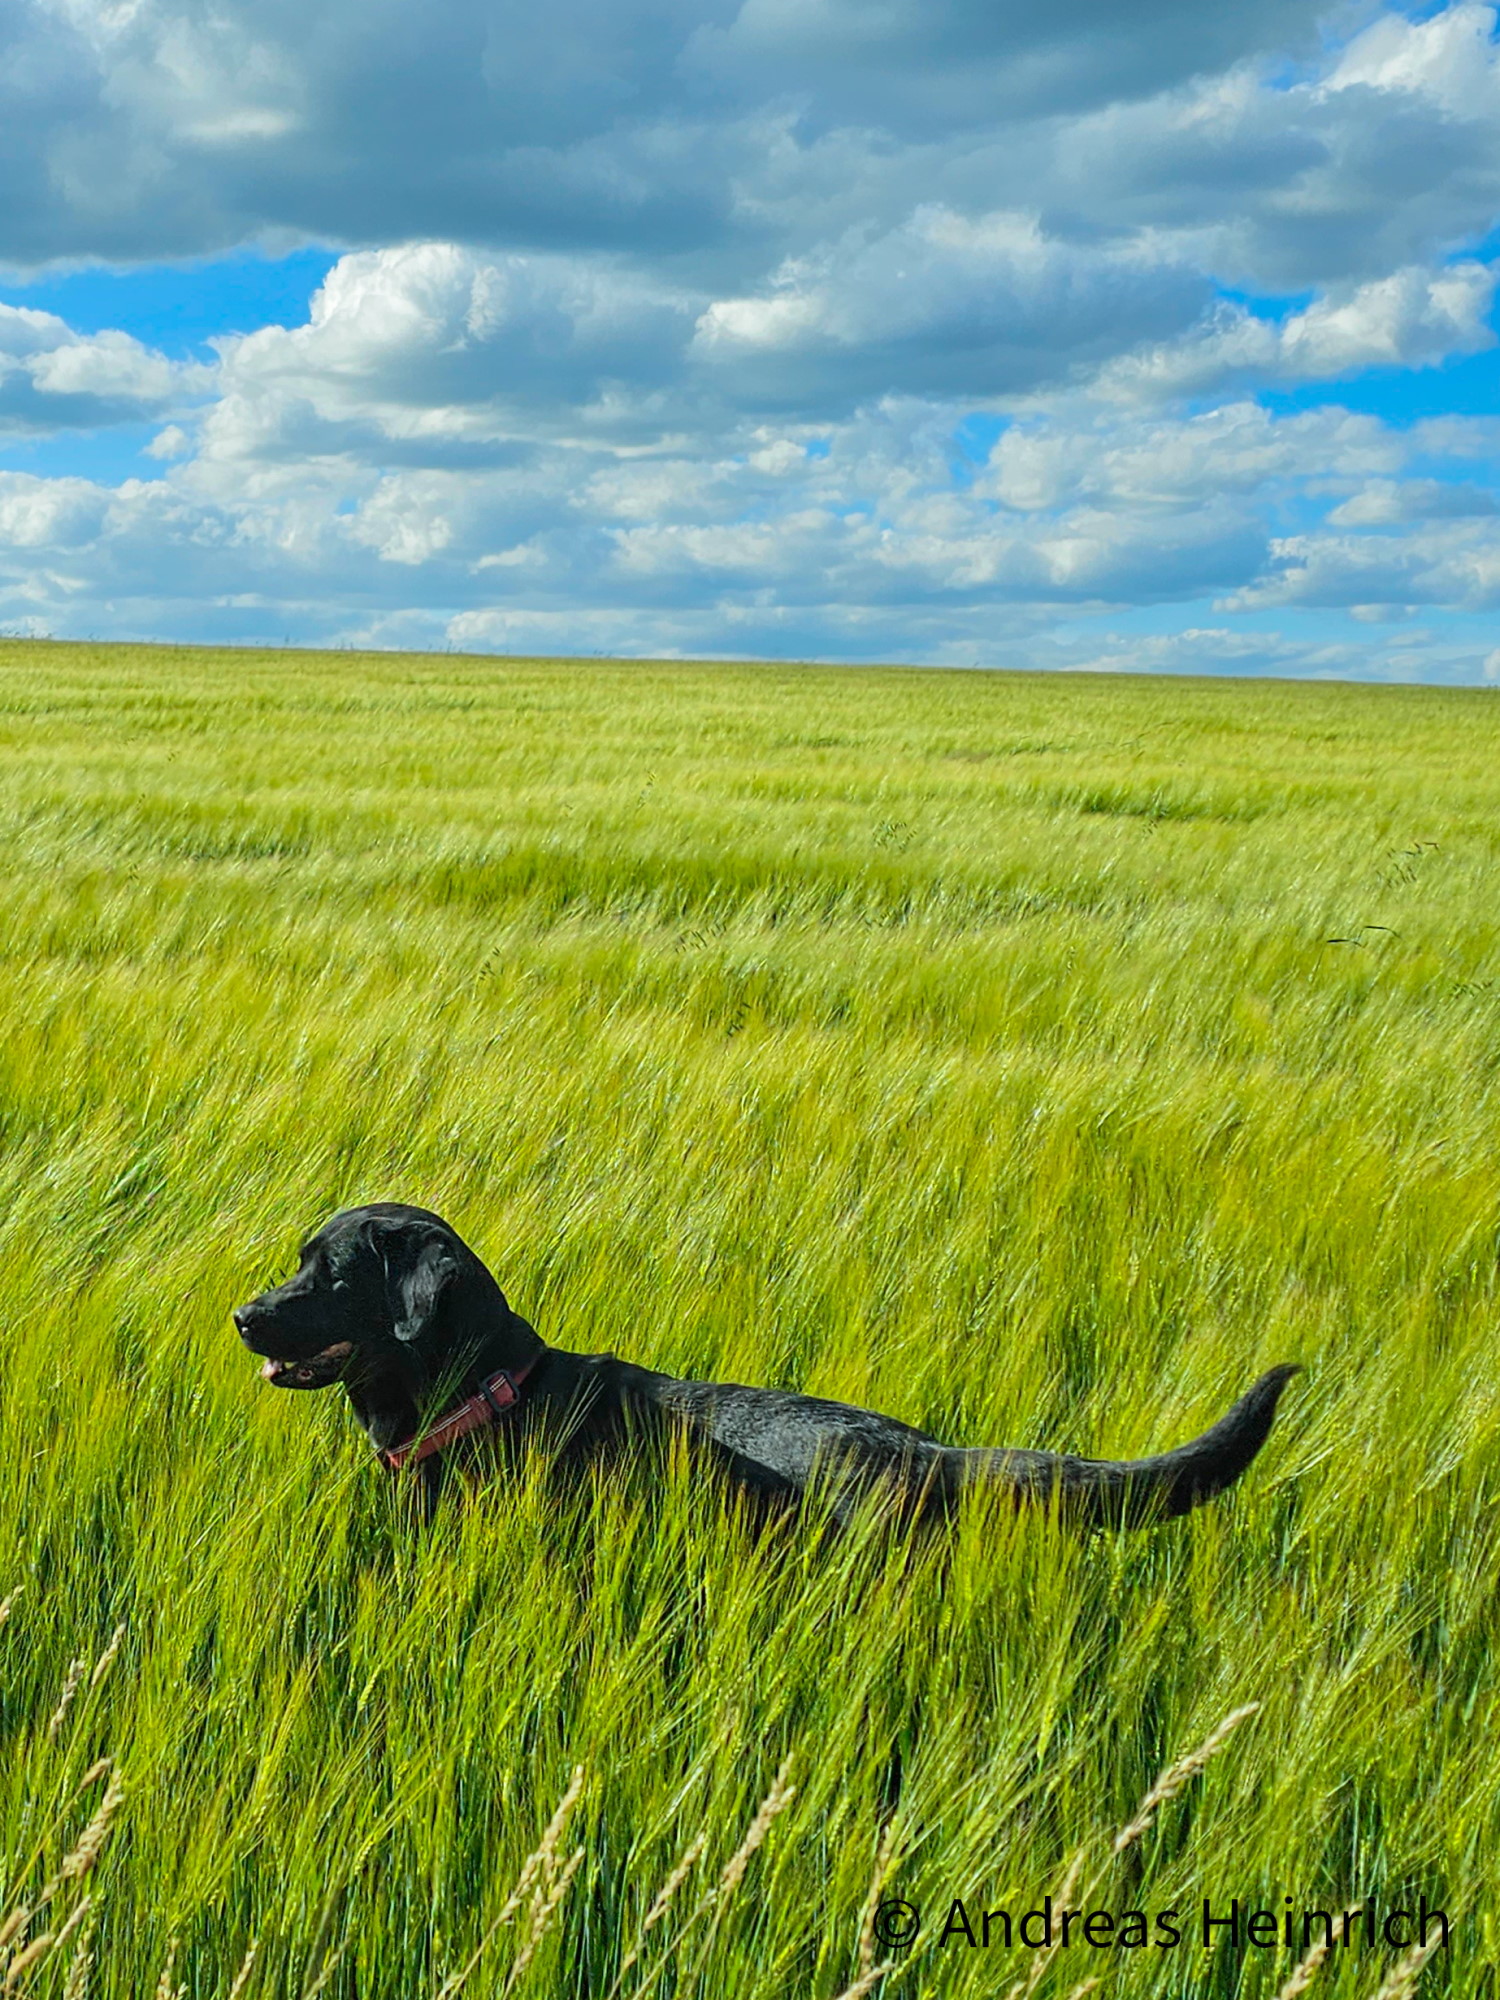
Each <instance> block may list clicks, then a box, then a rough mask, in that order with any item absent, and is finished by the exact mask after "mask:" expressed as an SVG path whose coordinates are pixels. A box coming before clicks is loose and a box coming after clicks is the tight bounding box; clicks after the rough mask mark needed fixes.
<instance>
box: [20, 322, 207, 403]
mask: <svg viewBox="0 0 1500 2000" xmlns="http://www.w3.org/2000/svg"><path fill="white" fill-rule="evenodd" d="M209 379H210V377H209V374H208V371H207V370H205V369H202V368H196V367H192V366H188V365H184V364H181V363H174V362H171V361H169V360H168V359H167V358H166V356H165V355H162V354H157V353H154V352H153V351H152V350H151V349H150V348H148V347H145V346H143V345H142V343H141V342H140V341H138V340H133V339H132V338H131V337H130V335H129V334H126V333H119V332H115V331H112V330H110V331H106V332H103V333H96V334H92V335H87V336H86V335H83V334H79V333H75V332H74V331H73V329H72V328H71V327H70V326H69V325H68V324H67V323H66V321H64V320H62V319H59V318H58V316H57V315H56V314H55V313H48V312H37V311H36V310H34V309H32V308H29V307H17V306H7V305H0V432H3V431H12V432H15V431H22V432H49V431H55V430H63V429H75V430H90V429H95V428H97V427H99V426H100V425H104V424H113V423H122V422H140V421H141V420H142V419H143V418H144V419H147V420H149V419H150V418H152V417H155V416H157V415H159V414H160V413H161V412H162V411H164V410H166V409H168V408H170V407H171V406H172V405H173V404H175V403H177V402H180V401H181V400H182V399H183V398H184V397H186V396H188V395H191V394H192V393H193V392H195V391H201V390H202V389H203V388H204V387H205V386H206V385H207V383H208V381H209Z"/></svg>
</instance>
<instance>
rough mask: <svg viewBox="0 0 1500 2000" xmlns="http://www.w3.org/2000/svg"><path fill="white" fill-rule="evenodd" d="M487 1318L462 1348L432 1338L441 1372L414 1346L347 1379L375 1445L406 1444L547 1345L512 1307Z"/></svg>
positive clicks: (529, 1363)
mask: <svg viewBox="0 0 1500 2000" xmlns="http://www.w3.org/2000/svg"><path fill="white" fill-rule="evenodd" d="M485 1320H486V1322H487V1323H485V1324H483V1325H482V1328H481V1330H480V1331H479V1332H478V1333H473V1332H471V1333H470V1335H469V1338H468V1339H467V1340H465V1342H464V1343H463V1346H462V1348H461V1349H460V1350H458V1351H455V1350H454V1349H453V1348H452V1347H447V1348H446V1349H445V1348H444V1345H443V1344H442V1343H441V1342H437V1343H435V1344H434V1345H435V1347H436V1352H437V1355H438V1356H440V1357H441V1373H437V1372H435V1370H434V1361H433V1360H431V1359H429V1358H428V1356H427V1355H425V1354H421V1353H418V1352H416V1351H412V1352H410V1353H407V1354H396V1355H392V1356H391V1357H390V1359H389V1360H388V1361H385V1362H383V1363H382V1365H381V1366H380V1367H379V1368H378V1369H374V1370H371V1371H370V1372H368V1373H366V1374H364V1375H362V1376H359V1377H356V1378H354V1379H352V1380H350V1381H347V1382H345V1384H344V1388H345V1392H346V1393H347V1395H348V1397H349V1402H350V1405H351V1407H352V1408H353V1411H354V1414H355V1417H356V1418H357V1419H358V1421H359V1423H360V1425H361V1426H362V1428H363V1429H364V1431H365V1432H366V1434H367V1435H368V1437H369V1439H370V1442H371V1443H372V1444H373V1445H374V1446H375V1449H376V1450H377V1451H392V1450H394V1449H395V1448H396V1447H397V1446H398V1445H402V1444H405V1443H406V1441H407V1440H408V1439H409V1438H412V1437H414V1436H415V1435H416V1434H417V1431H418V1430H419V1429H420V1428H421V1427H422V1426H424V1425H428V1424H431V1423H433V1422H434V1421H435V1420H436V1419H437V1418H439V1417H440V1416H442V1414H443V1413H444V1411H445V1410H449V1409H451V1408H453V1406H454V1405H455V1404H458V1403H461V1402H463V1401H464V1400H465V1399H466V1398H467V1397H469V1396H472V1395H474V1394H476V1393H477V1391H478V1388H479V1385H480V1383H481V1382H485V1381H488V1379H489V1378H490V1376H492V1375H494V1374H496V1373H497V1372H498V1371H499V1370H500V1369H502V1368H507V1369H522V1368H530V1367H534V1366H535V1364H536V1362H537V1361H538V1360H539V1359H540V1357H541V1356H542V1355H543V1354H544V1353H545V1352H546V1351H547V1350H546V1343H545V1342H544V1341H543V1340H542V1338H541V1336H540V1334H538V1332H537V1331H536V1329H535V1327H533V1326H531V1325H530V1324H529V1323H528V1322H527V1321H526V1320H524V1319H522V1318H521V1316H520V1314H519V1313H513V1312H511V1311H510V1310H509V1308H508V1307H507V1308H504V1309H503V1310H502V1311H501V1312H498V1313H494V1314H487V1315H486V1316H485ZM469 1323H470V1325H472V1321H471V1322H469Z"/></svg>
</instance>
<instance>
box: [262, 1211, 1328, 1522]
mask: <svg viewBox="0 0 1500 2000" xmlns="http://www.w3.org/2000/svg"><path fill="white" fill-rule="evenodd" d="M234 1321H235V1325H236V1326H237V1327H238V1328H239V1331H240V1337H241V1339H242V1340H243V1341H244V1342H245V1345H246V1346H247V1347H248V1348H250V1350H251V1351H252V1353H255V1354H259V1355H261V1356H263V1357H264V1358H265V1362H266V1365H265V1367H264V1368H263V1369H262V1370H261V1373H262V1374H263V1375H264V1376H265V1378H266V1380H267V1381H268V1382H272V1383H274V1384H275V1385H276V1386H277V1387H278V1388H282V1389H321V1388H325V1387H326V1386H327V1385H328V1384H329V1383H331V1382H342V1383H343V1384H344V1387H345V1390H346V1391H347V1393H348V1396H349V1400H350V1402H351V1403H352V1404H353V1406H354V1414H355V1415H356V1416H357V1417H358V1418H359V1421H360V1422H361V1423H362V1424H363V1425H364V1427H365V1429H366V1431H367V1432H368V1433H369V1435H370V1437H371V1439H372V1441H373V1442H374V1444H375V1447H376V1449H377V1451H378V1452H379V1453H380V1456H381V1458H382V1460H383V1462H384V1463H385V1464H386V1465H388V1466H389V1467H390V1468H391V1469H392V1470H395V1471H399V1470H400V1469H401V1468H402V1467H403V1466H405V1465H408V1464H410V1465H412V1466H414V1467H416V1468H418V1469H419V1477H420V1479H421V1482H422V1493H423V1497H424V1499H425V1501H426V1502H427V1504H428V1505H429V1507H430V1505H431V1503H432V1501H433V1500H434V1499H435V1497H436V1493H437V1486H438V1480H439V1478H440V1468H441V1465H442V1460H443V1456H444V1454H445V1453H451V1451H452V1448H453V1447H454V1446H456V1445H460V1441H461V1440H471V1441H470V1442H467V1443H464V1444H462V1445H461V1448H460V1451H459V1453H458V1454H457V1455H458V1456H460V1457H462V1458H464V1459H466V1460H469V1461H471V1462H472V1461H473V1459H474V1458H475V1456H476V1454H477V1453H478V1452H480V1451H482V1450H483V1449H484V1447H485V1440H484V1439H483V1438H480V1437H479V1436H478V1433H480V1432H488V1433H489V1436H490V1444H491V1450H492V1448H493V1443H494V1440H495V1437H496V1435H497V1427H498V1435H499V1436H502V1437H506V1438H507V1439H508V1440H509V1441H513V1442H516V1443H519V1442H520V1441H521V1440H523V1439H524V1438H525V1437H526V1435H527V1434H528V1433H531V1432H534V1431H535V1430H536V1429H537V1427H538V1426H539V1425H541V1424H543V1423H546V1424H549V1425H550V1426H551V1434H552V1436H553V1438H554V1440H555V1441H560V1443H559V1450H560V1455H561V1458H562V1460H563V1461H564V1462H565V1463H568V1464H572V1465H581V1464H584V1463H587V1462H589V1461H593V1460H597V1459H599V1458H600V1457H602V1456H604V1455H606V1454H607V1453H609V1452H611V1451H615V1450H619V1449H622V1448H630V1447H631V1446H632V1445H634V1446H639V1445H640V1444H641V1443H642V1442H643V1441H646V1440H651V1439H655V1440H658V1441H664V1440H666V1439H669V1438H670V1437H671V1435H672V1434H673V1432H674V1431H680V1432H682V1433H684V1434H685V1436H686V1440H687V1442H688V1444H689V1447H690V1449H691V1451H692V1453H693V1455H694V1457H695V1458H696V1459H698V1460H699V1461H700V1462H707V1463H709V1464H711V1465H714V1466H716V1467H718V1469H719V1470H720V1471H721V1472H722V1473H723V1474H724V1475H726V1476H727V1478H728V1480H729V1481H730V1482H731V1483H732V1485H734V1486H735V1487H736V1488H738V1489H739V1490H740V1491H741V1492H742V1493H743V1494H745V1495H746V1496H747V1498H748V1499H749V1501H750V1502H751V1506H752V1510H753V1511H755V1512H757V1513H766V1512H774V1511H779V1510H780V1509H781V1508H784V1507H786V1506H790V1505H795V1503H796V1502H797V1501H798V1499H799V1498H800V1497H801V1495H802V1494H803V1493H804V1491H805V1490H806V1488H807V1487H808V1484H809V1482H810V1480H811V1479H812V1477H813V1474H814V1470H815V1468H816V1470H817V1472H818V1474H819V1475H820V1476H821V1477H824V1478H827V1479H829V1480H831V1481H832V1482H833V1484H832V1494H833V1500H834V1506H835V1510H836V1511H837V1512H838V1513H840V1514H843V1513H846V1512H847V1511H848V1509H849V1507H850V1506H851V1505H853V1504H854V1502H855V1501H857V1500H858V1498H859V1496H860V1495H861V1494H862V1493H868V1492H870V1491H871V1490H872V1489H879V1490H881V1491H882V1492H884V1493H885V1494H886V1495H887V1496H888V1497H889V1499H890V1500H891V1501H892V1502H894V1504H895V1508H896V1511H897V1512H898V1514H899V1515H900V1516H902V1517H903V1518H908V1519H913V1520H921V1521H925V1520H931V1519H936V1518H940V1517H942V1516H944V1515H946V1514H948V1513H949V1512H950V1511H951V1510H952V1508H953V1507H954V1505H955V1503H956V1501H957V1499H958V1496H959V1493H960V1492H961V1490H962V1489H963V1488H964V1487H965V1486H966V1485H968V1484H969V1483H970V1482H973V1481H983V1482H985V1483H986V1484H989V1485H995V1486H999V1487H1002V1488H1003V1489H1005V1490H1006V1491H1007V1492H1009V1493H1010V1494H1012V1495H1013V1496H1014V1498H1015V1500H1016V1501H1017V1503H1021V1502H1040V1503H1042V1504H1046V1503H1048V1502H1055V1503H1056V1504H1057V1505H1058V1506H1059V1508H1060V1509H1061V1510H1062V1511H1064V1512H1065V1513H1067V1514H1069V1515H1070V1516H1072V1517H1074V1518H1077V1519H1080V1520H1083V1521H1086V1522H1089V1523H1091V1524H1096V1525H1111V1526H1121V1527H1124V1526H1136V1525H1139V1524H1141V1523H1144V1522H1149V1521H1154V1520H1159V1519H1161V1518H1163V1517H1164V1516H1166V1515H1170V1514H1181V1513H1185V1512H1186V1511H1187V1509H1188V1508H1190V1507H1196V1506H1197V1505H1198V1504H1199V1502H1200V1501H1203V1500H1207V1499H1210V1498H1211V1497H1212V1496H1213V1495H1214V1494H1216V1493H1222V1492H1223V1490H1224V1489H1225V1487H1227V1486H1230V1485H1232V1484H1233V1483H1234V1481H1235V1480H1236V1479H1238V1478H1239V1476H1240V1474H1241V1473H1242V1472H1243V1471H1244V1470H1245V1468H1246V1466H1247V1465H1249V1463H1250V1461H1251V1460H1252V1459H1253V1458H1254V1457H1255V1454H1256V1453H1257V1452H1258V1451H1259V1450H1260V1448H1261V1445H1262V1444H1263V1443H1264V1442H1265V1439H1266V1435H1267V1433H1268V1432H1269V1430H1270V1428H1271V1420H1272V1418H1273V1417H1274V1416H1275V1414H1276V1405H1277V1402H1278V1400H1279V1398H1280V1396H1281V1392H1282V1390H1283V1389H1284V1388H1285V1386H1286V1383H1287V1380H1288V1378H1289V1377H1290V1376H1292V1375H1294V1374H1295V1373H1296V1372H1297V1370H1296V1369H1295V1368H1294V1367H1280V1368H1272V1369H1271V1370H1270V1371H1269V1372H1268V1373H1267V1374H1265V1375H1262V1377H1261V1378H1260V1380H1259V1381H1258V1382H1257V1383H1256V1384H1255V1387H1254V1388H1253V1389H1251V1390H1250V1391H1249V1393H1248V1394H1247V1395H1244V1396H1242V1397H1241V1398H1240V1400H1239V1402H1237V1403H1236V1404H1235V1406H1234V1408H1233V1409H1232V1410H1231V1411H1230V1412H1229V1414H1228V1416H1226V1417H1224V1418H1223V1419H1222V1420H1221V1421H1220V1422H1219V1423H1217V1424H1215V1425H1214V1426H1213V1428H1212V1430H1208V1431H1205V1432H1204V1433H1203V1435H1202V1436H1201V1437H1199V1438H1195V1439H1194V1440H1193V1442H1192V1443H1191V1444H1186V1445H1183V1446H1182V1447H1181V1448H1180V1449H1179V1450H1177V1451H1170V1452H1167V1453H1165V1454H1163V1455H1162V1456H1161V1457H1159V1458H1142V1459H1136V1460H1134V1461H1130V1462H1119V1461H1115V1460H1109V1459H1086V1458H1069V1457H1065V1456H1062V1455H1059V1454H1055V1453H1052V1452H1041V1451H1012V1450H1004V1449H1000V1450H990V1449H983V1448H981V1449H974V1450H962V1449H958V1448H956V1447H953V1446H949V1445H944V1444H940V1443H939V1442H938V1441H937V1439H936V1438H931V1437H928V1436H927V1435H926V1434H925V1433H924V1432H922V1431H918V1430H913V1429H912V1428H911V1426H910V1425H908V1424H902V1423H898V1422H897V1421H896V1420H895V1419H894V1418H893V1417H882V1416H879V1415H877V1414H876V1413H875V1412H874V1411H871V1410H859V1409H855V1408H854V1407H853V1406H852V1405H850V1404H848V1403H831V1402H825V1401H823V1400H822V1399H821V1398H819V1397H816V1396H798V1395H793V1394H791V1393H789V1392H788V1391H786V1390H782V1389H750V1388H742V1387H740V1386H739V1385H738V1384H735V1383H726V1382H687V1381H681V1380H679V1379H678V1378H677V1377H676V1376H673V1375H660V1374H657V1373H656V1371H655V1370H654V1369H650V1368H638V1367H635V1366H634V1365H633V1364H632V1363H631V1362H628V1361H620V1360H618V1359H617V1358H616V1357H615V1356H614V1355H613V1354H571V1353H568V1352H566V1351H565V1350H564V1349H562V1348H559V1347H548V1346H547V1345H546V1344H545V1343H544V1342H543V1341H542V1339H541V1338H540V1336H539V1335H538V1334H537V1332H536V1330H535V1328H533V1327H532V1326H530V1325H528V1323H527V1322H526V1321H525V1320H524V1319H522V1318H521V1316H520V1314H519V1313H515V1312H512V1311H511V1309H510V1307H509V1306H508V1305H507V1304H506V1302H505V1298H504V1296H503V1294H502V1293H501V1290H500V1287H499V1286H498V1285H497V1284H496V1283H495V1280H494V1279H493V1278H492V1277H491V1276H490V1274H489V1272H488V1271H487V1270H486V1269H485V1267H484V1265H483V1264H482V1263H481V1262H480V1261H479V1259H478V1258H477V1257H476V1256H475V1255H474V1253H473V1251H472V1250H470V1249H469V1248H468V1246H467V1245H466V1244H465V1243H463V1242H462V1241H461V1239H460V1238H459V1236H458V1235H457V1233H456V1232H455V1231H454V1230H452V1229H450V1228H449V1226H448V1224H447V1223H446V1222H444V1221H443V1220H442V1218H441V1216H437V1215H434V1214H432V1213H431V1211H430V1210H428V1209H425V1208H408V1207H407V1206H406V1205H405V1204H404V1203H400V1202H385V1201H382V1202H373V1203H371V1204H370V1206H369V1207H367V1208H346V1209H344V1210H343V1211H342V1212H341V1213H340V1214H338V1215H336V1216H334V1218H333V1220H332V1221H331V1222H329V1223H327V1224H326V1225H325V1226H324V1227H323V1228H322V1229H320V1230H319V1231H318V1233H317V1235H316V1236H314V1237H313V1238H312V1240H311V1241H310V1242H309V1243H307V1244H306V1245H305V1246H304V1248H303V1250H302V1255H301V1261H300V1263H299V1266H298V1269H297V1271H296V1274H295V1275H294V1276H293V1277H291V1278H289V1279H288V1280H287V1282H286V1283H285V1284H284V1285H278V1286H277V1287H276V1288H275V1289H274V1290H273V1291H269V1292H263V1293H262V1294H261V1296H260V1297H259V1298H257V1299H252V1300H251V1301H250V1303H249V1304H248V1305H245V1306H241V1307H240V1308H239V1310H238V1311H237V1312H236V1313H235V1315H234Z"/></svg>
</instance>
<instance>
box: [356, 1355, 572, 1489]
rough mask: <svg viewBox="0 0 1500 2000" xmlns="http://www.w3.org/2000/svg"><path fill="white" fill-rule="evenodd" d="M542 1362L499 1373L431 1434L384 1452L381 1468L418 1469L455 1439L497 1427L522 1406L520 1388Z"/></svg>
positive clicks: (537, 1357)
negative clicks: (515, 1407) (505, 1417)
mask: <svg viewBox="0 0 1500 2000" xmlns="http://www.w3.org/2000/svg"><path fill="white" fill-rule="evenodd" d="M541 1358H542V1357H541V1355H540V1354H534V1355H533V1356H532V1357H531V1359H530V1360H529V1361H527V1362H524V1363H523V1364H522V1365H521V1367H519V1368H501V1369H498V1370H497V1371H496V1372H495V1374H493V1375H491V1376H489V1377H488V1378H487V1379H486V1380H485V1381H483V1382H481V1383H480V1385H479V1392H478V1394H477V1395H474V1396H470V1398H469V1399H468V1401H467V1402H466V1403H460V1404H459V1405H458V1407H457V1409H454V1410H450V1411H449V1412H448V1414H447V1416H446V1417H439V1419H438V1421H437V1422H436V1423H435V1424H434V1425H433V1426H432V1429H431V1430H429V1431H424V1432H422V1433H421V1434H420V1435H419V1436H417V1437H414V1438H408V1439H407V1440H406V1443H405V1444H398V1445H393V1446H392V1447H391V1449H390V1450H389V1451H383V1452H381V1454H380V1462H381V1464H382V1465H384V1466H385V1467H386V1468H387V1469H388V1470H389V1471H391V1472H399V1471H400V1470H401V1468H402V1466H403V1465H406V1464H408V1463H411V1464H413V1465H415V1464H418V1463H419V1462H420V1461H421V1460H422V1459H424V1458H431V1456H432V1454H433V1453H434V1452H435V1451H441V1450H442V1449H443V1448H444V1446H445V1445H450V1444H452V1443H453V1441H454V1439H455V1438H461V1437H466V1436H467V1435H468V1433H469V1432H470V1431H477V1430H483V1428H484V1426H485V1425H486V1424H498V1423H499V1421H500V1419H501V1418H502V1417H503V1416H504V1415H505V1413H506V1411H507V1410H509V1409H512V1408H513V1407H514V1406H515V1405H516V1404H517V1403H519V1402H520V1400H521V1384H522V1383H523V1382H524V1381H525V1380H526V1377H527V1376H528V1375H529V1374H530V1373H531V1371H532V1369H533V1368H535V1366H536V1365H537V1363H538V1362H539V1361H540V1360H541Z"/></svg>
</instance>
